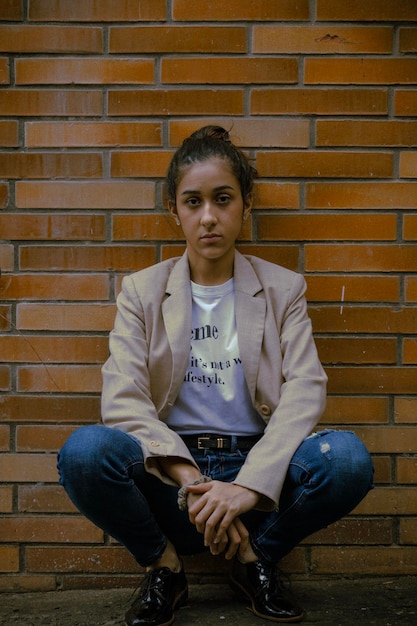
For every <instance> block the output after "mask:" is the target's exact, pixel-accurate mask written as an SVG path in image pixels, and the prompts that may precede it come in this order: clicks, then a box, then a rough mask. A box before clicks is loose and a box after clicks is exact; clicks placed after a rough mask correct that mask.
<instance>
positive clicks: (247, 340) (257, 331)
mask: <svg viewBox="0 0 417 626" xmlns="http://www.w3.org/2000/svg"><path fill="white" fill-rule="evenodd" d="M234 279H235V303H236V325H237V334H238V340H239V351H240V358H241V359H242V364H243V370H244V372H245V377H246V382H247V385H248V388H249V392H250V395H251V398H252V401H254V400H255V391H256V381H257V376H258V368H259V361H260V358H261V350H262V342H263V338H264V333H265V316H266V302H265V298H263V297H257V298H256V297H255V296H256V294H259V292H261V291H262V289H263V288H262V285H261V283H260V282H259V279H258V277H257V275H256V273H255V271H254V269H253V267H252V265H251V264H250V262H249V261H248V260H247V259H246V258H245V257H244V256H243V255H242V254H240V253H239V252H237V251H236V253H235V265H234Z"/></svg>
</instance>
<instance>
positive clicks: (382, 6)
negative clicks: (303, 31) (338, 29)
mask: <svg viewBox="0 0 417 626" xmlns="http://www.w3.org/2000/svg"><path fill="white" fill-rule="evenodd" d="M317 19H318V20H326V21H339V20H346V21H349V22H350V21H354V22H357V21H370V22H374V21H380V22H383V21H402V20H416V19H417V7H416V4H415V2H414V0H401V2H392V1H391V0H368V2H366V3H365V4H364V3H363V2H361V0H350V2H349V3H346V2H344V1H343V0H317Z"/></svg>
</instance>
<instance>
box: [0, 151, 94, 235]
mask: <svg viewBox="0 0 417 626" xmlns="http://www.w3.org/2000/svg"><path fill="white" fill-rule="evenodd" d="M0 160H1V159H0ZM0 232H1V233H2V235H3V236H4V237H5V238H6V239H10V240H15V239H30V240H32V241H33V240H35V239H38V240H40V239H45V240H48V239H51V240H54V241H59V240H72V239H77V240H79V239H87V240H92V241H103V240H104V239H105V219H104V216H103V215H74V214H73V213H72V214H69V215H68V214H67V215H64V214H55V215H50V214H48V215H45V214H44V215H40V214H34V215H22V214H18V213H0Z"/></svg>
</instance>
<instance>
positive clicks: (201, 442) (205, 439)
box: [197, 437, 210, 450]
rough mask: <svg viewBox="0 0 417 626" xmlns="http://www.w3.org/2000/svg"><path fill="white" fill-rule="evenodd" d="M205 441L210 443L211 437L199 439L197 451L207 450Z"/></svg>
mask: <svg viewBox="0 0 417 626" xmlns="http://www.w3.org/2000/svg"><path fill="white" fill-rule="evenodd" d="M203 441H210V437H198V439H197V449H198V450H207V448H206V447H205V446H203Z"/></svg>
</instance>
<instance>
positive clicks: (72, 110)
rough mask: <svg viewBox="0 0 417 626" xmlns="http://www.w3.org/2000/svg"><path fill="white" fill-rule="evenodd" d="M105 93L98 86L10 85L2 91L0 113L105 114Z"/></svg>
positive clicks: (31, 114) (20, 114)
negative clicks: (15, 87) (24, 86)
mask: <svg viewBox="0 0 417 626" xmlns="http://www.w3.org/2000/svg"><path fill="white" fill-rule="evenodd" d="M101 112H102V93H101V92H100V91H98V90H97V91H94V90H85V91H82V90H79V91H75V90H71V91H67V92H65V91H62V90H54V89H47V90H44V91H42V90H40V89H10V90H6V91H1V92H0V115H2V116H6V115H11V116H13V117H16V116H22V117H23V116H25V117H26V116H28V117H36V116H44V115H54V116H58V117H62V116H68V115H82V116H83V117H92V116H95V115H101Z"/></svg>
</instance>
